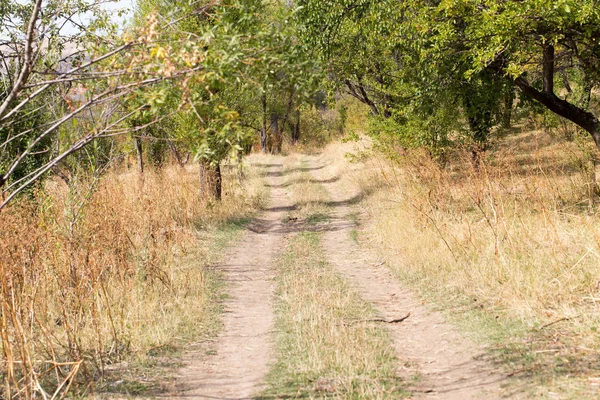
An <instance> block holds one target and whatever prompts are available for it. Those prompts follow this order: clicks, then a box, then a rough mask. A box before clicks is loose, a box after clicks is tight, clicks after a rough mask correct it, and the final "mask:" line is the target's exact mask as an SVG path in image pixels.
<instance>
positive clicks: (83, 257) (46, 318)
mask: <svg viewBox="0 0 600 400" xmlns="http://www.w3.org/2000/svg"><path fill="white" fill-rule="evenodd" d="M227 175H228V176H227V178H226V180H225V189H224V192H225V199H224V201H223V202H222V204H215V203H211V202H208V203H203V202H202V201H200V199H199V198H200V196H199V193H198V186H199V185H198V176H199V175H198V171H196V169H195V168H188V169H185V170H183V169H179V168H175V167H173V168H166V169H164V170H160V171H148V172H146V173H145V175H144V178H143V180H141V179H140V178H139V176H138V175H137V174H134V173H126V174H117V173H109V174H108V175H107V176H105V177H103V178H102V179H101V180H100V181H99V182H96V184H95V185H91V183H90V181H88V180H81V181H80V182H75V183H73V184H72V185H71V187H70V188H67V187H65V185H64V184H62V183H61V182H58V181H53V182H50V183H49V184H47V185H46V186H47V187H46V188H45V190H43V191H40V192H39V193H38V194H37V195H36V199H35V200H34V201H25V200H23V201H21V202H19V203H15V204H14V205H13V206H12V207H10V208H9V209H6V210H3V211H2V214H1V219H0V269H1V270H0V295H1V307H2V308H1V314H2V320H1V321H0V323H1V326H2V330H1V332H2V351H3V356H4V357H3V360H2V361H3V363H2V366H1V367H0V373H1V374H2V377H3V380H4V387H5V393H4V398H13V397H19V398H20V397H23V398H30V397H43V396H45V395H50V396H51V395H52V394H53V393H54V392H56V393H65V392H66V391H67V389H68V387H69V386H71V385H72V386H71V387H72V388H73V387H75V386H78V390H84V391H85V390H89V389H90V387H89V386H88V387H87V388H86V386H85V385H84V386H81V385H80V384H85V383H88V382H94V381H96V380H97V379H98V378H100V377H101V376H102V375H103V373H104V372H105V371H106V370H108V369H110V368H112V367H111V365H115V364H116V363H118V362H120V361H121V360H123V359H124V358H125V357H130V356H131V355H144V354H146V353H147V352H148V351H151V350H152V349H156V348H161V347H164V346H171V345H173V344H176V343H177V342H181V341H182V340H186V339H189V338H190V336H191V335H192V334H198V333H199V332H203V331H205V330H206V329H207V326H209V325H210V324H211V323H213V324H214V321H211V318H212V317H214V312H213V311H214V310H213V309H214V307H215V306H214V299H213V298H212V297H213V296H214V295H215V293H214V291H215V290H214V289H215V282H214V281H215V278H214V276H212V275H211V274H210V273H209V272H207V271H206V269H205V268H204V266H205V265H206V264H207V263H209V262H211V260H212V259H213V258H214V257H215V256H217V254H216V253H217V252H218V251H219V250H220V249H222V246H223V244H224V242H225V241H227V240H230V238H228V236H231V235H230V233H231V232H232V231H229V232H225V233H223V231H222V230H219V229H218V228H217V227H218V226H222V225H223V224H224V223H227V222H228V221H236V220H240V219H242V218H247V217H248V215H249V214H250V213H251V212H252V210H254V209H255V208H256V207H257V206H259V205H260V204H261V201H262V200H263V199H264V193H262V192H261V191H259V190H258V189H257V188H258V184H257V182H258V179H259V177H256V176H253V177H252V179H251V180H250V183H249V184H248V185H249V186H248V187H246V188H241V187H239V185H237V184H236V183H235V182H236V179H235V177H234V176H232V175H233V172H232V173H230V174H227ZM198 228H201V230H200V231H199V230H198ZM219 232H221V233H219ZM211 310H212V311H211ZM211 316H212V317H211Z"/></svg>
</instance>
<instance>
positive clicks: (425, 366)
mask: <svg viewBox="0 0 600 400" xmlns="http://www.w3.org/2000/svg"><path fill="white" fill-rule="evenodd" d="M307 160H308V161H309V162H310V165H311V166H312V167H316V166H322V165H325V168H319V169H314V171H313V176H314V177H315V179H316V180H317V181H319V182H321V184H322V185H323V187H324V188H325V189H326V190H327V192H328V194H329V196H330V198H331V201H330V202H329V205H330V206H331V209H332V211H331V214H330V215H331V217H332V218H331V221H330V222H329V223H331V224H335V225H336V226H337V228H338V229H332V230H325V233H324V234H323V246H324V247H325V253H326V254H327V258H328V262H329V263H330V264H331V265H333V266H334V267H335V268H337V269H338V271H340V273H341V274H342V275H343V276H344V277H346V278H347V279H349V281H350V282H351V283H352V284H353V286H355V287H356V288H357V289H358V291H359V293H360V294H361V295H362V296H363V298H364V299H365V300H367V301H370V302H371V303H372V304H373V305H374V306H375V308H376V309H377V310H378V312H379V313H380V315H381V317H383V318H385V319H386V320H391V319H397V318H400V317H403V316H405V315H406V314H407V313H410V317H409V318H408V319H406V320H405V321H403V322H402V323H399V324H388V325H387V326H388V327H389V330H390V332H391V336H392V338H393V340H394V347H395V349H396V353H397V356H398V358H399V359H400V360H402V361H405V362H406V366H405V368H404V370H403V371H399V372H400V374H401V375H402V376H405V377H406V378H407V379H410V378H411V377H414V376H415V375H417V376H419V377H420V379H418V380H417V383H415V385H414V386H413V387H409V388H408V389H409V390H411V391H412V392H413V394H414V397H415V398H425V399H444V400H468V399H484V398H485V399H486V400H493V399H498V398H500V397H501V394H500V383H501V381H502V380H503V376H502V375H501V374H500V373H499V372H497V371H495V370H494V368H493V366H492V365H490V364H489V363H487V362H485V361H482V360H480V357H481V356H482V351H481V350H480V349H478V348H477V346H475V345H474V344H472V343H470V342H469V341H468V340H466V339H465V338H464V337H462V336H461V335H460V334H459V333H457V332H456V331H455V330H453V329H452V328H451V327H450V326H449V325H448V324H447V323H445V322H444V318H443V317H442V316H441V315H440V314H439V313H433V312H430V311H428V310H427V309H426V308H425V307H423V306H422V305H421V304H420V302H419V301H418V300H417V299H416V297H415V296H414V295H413V294H411V293H410V292H409V291H408V290H406V289H404V288H402V286H401V285H400V284H399V283H398V282H397V280H396V279H395V278H394V277H393V276H392V274H391V273H390V272H389V271H388V269H387V268H386V267H385V266H382V265H381V263H378V262H377V261H378V260H377V257H376V255H375V254H374V252H372V251H369V250H368V249H365V248H362V247H360V246H359V245H358V243H357V242H356V241H355V240H353V239H352V237H351V236H350V232H351V230H352V229H354V228H355V226H354V224H353V223H352V219H351V218H350V214H351V213H352V212H356V209H357V207H354V206H352V205H353V204H354V203H355V202H356V201H357V199H358V197H357V194H356V193H353V192H352V190H351V189H350V188H349V186H348V185H347V182H345V180H344V179H340V177H339V176H336V175H334V173H333V171H332V170H331V169H330V168H329V167H328V166H327V164H326V163H325V161H324V160H322V159H319V158H318V157H307Z"/></svg>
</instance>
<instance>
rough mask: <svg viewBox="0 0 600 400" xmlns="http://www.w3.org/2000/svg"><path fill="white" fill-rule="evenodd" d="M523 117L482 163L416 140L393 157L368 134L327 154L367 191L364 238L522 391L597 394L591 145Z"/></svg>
mask: <svg viewBox="0 0 600 400" xmlns="http://www.w3.org/2000/svg"><path fill="white" fill-rule="evenodd" d="M520 129H522V132H517V133H514V134H513V135H512V136H511V137H510V138H506V139H505V140H503V141H502V142H501V143H499V144H497V145H496V146H497V147H495V149H494V153H493V154H490V156H489V157H487V158H486V159H485V161H483V162H482V165H481V170H479V171H475V170H473V169H472V168H470V165H471V164H470V154H469V153H468V152H467V151H456V152H455V153H454V154H453V157H452V161H449V162H448V164H447V165H445V166H444V167H443V168H442V167H441V166H440V164H439V163H438V162H436V161H435V160H432V159H431V158H430V156H429V155H428V154H425V153H418V152H417V153H411V154H406V155H404V156H403V157H401V158H399V159H396V160H394V161H390V160H388V159H387V158H386V157H385V156H384V155H382V154H381V153H380V152H377V151H373V149H372V146H373V143H372V142H371V141H370V140H367V139H363V140H361V141H359V142H350V143H347V144H344V145H340V144H333V145H330V146H328V147H327V148H326V149H325V151H324V157H325V158H326V159H328V160H331V161H330V162H331V163H332V164H333V165H334V168H336V170H337V171H338V173H339V174H340V176H342V177H343V179H345V185H346V186H347V187H348V188H352V189H350V190H355V191H356V192H359V193H362V194H363V198H364V199H363V201H361V203H360V207H361V208H363V209H364V210H365V212H367V216H366V217H365V219H363V220H361V227H360V228H359V232H358V238H359V241H360V243H362V245H373V246H375V247H376V248H377V249H378V252H379V254H380V255H381V256H382V258H383V260H384V261H385V264H386V265H387V266H388V268H390V269H391V270H392V271H393V272H394V273H395V275H396V276H398V278H399V279H400V280H401V281H402V282H404V283H405V284H407V285H408V286H409V287H411V288H412V289H413V290H415V291H416V292H417V293H419V294H420V295H421V296H422V298H423V299H424V300H425V301H426V303H429V304H430V305H431V307H432V308H433V309H437V310H441V311H442V312H444V314H445V315H446V316H447V318H448V320H449V321H451V322H452V323H454V324H456V325H457V326H458V327H459V328H460V329H461V330H462V331H464V332H465V333H467V334H468V335H469V336H470V337H472V338H473V339H474V340H476V341H478V342H480V343H482V344H484V345H485V346H486V347H487V349H488V352H489V354H490V356H491V357H492V359H494V360H495V361H496V362H497V363H498V367H499V368H502V369H503V370H504V371H505V372H506V373H507V374H509V376H510V377H511V382H510V384H509V386H508V389H509V391H508V393H511V396H512V397H514V398H529V397H530V396H536V397H538V396H542V398H555V397H558V398H569V399H571V398H572V399H575V398H590V399H591V398H595V397H596V395H597V391H598V382H597V377H598V375H597V374H598V369H599V367H600V366H599V365H598V363H597V352H598V351H599V349H600V342H599V341H598V335H597V329H598V319H597V317H596V316H597V314H598V313H597V298H598V290H599V289H598V272H599V271H598V257H599V256H598V254H599V253H600V247H599V245H600V242H598V237H599V233H598V229H597V228H598V223H597V214H596V213H595V212H593V213H590V211H589V207H588V198H587V187H586V185H585V182H586V180H587V172H586V171H585V170H583V171H582V170H581V169H580V168H579V166H581V160H582V159H585V156H586V154H585V152H583V151H582V150H581V149H579V148H578V147H577V145H576V144H575V143H573V142H569V141H565V140H564V139H563V138H560V137H557V136H555V135H550V134H548V133H547V132H544V131H543V130H535V129H534V128H533V127H528V126H525V125H522V126H520ZM557 154H560V155H562V154H569V156H568V157H562V156H557ZM465 171H466V172H465ZM417 249H418V251H417Z"/></svg>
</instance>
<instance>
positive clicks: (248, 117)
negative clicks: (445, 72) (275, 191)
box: [0, 0, 322, 207]
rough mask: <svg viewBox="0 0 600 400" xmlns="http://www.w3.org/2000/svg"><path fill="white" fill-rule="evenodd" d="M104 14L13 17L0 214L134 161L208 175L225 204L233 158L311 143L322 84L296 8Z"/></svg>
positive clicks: (5, 49)
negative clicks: (308, 126) (26, 196)
mask: <svg viewBox="0 0 600 400" xmlns="http://www.w3.org/2000/svg"><path fill="white" fill-rule="evenodd" d="M103 3H104V2H101V1H89V2H80V1H58V0H56V1H52V0H51V1H44V2H43V1H41V0H31V1H27V2H18V1H11V2H8V3H3V6H2V7H1V8H0V21H1V22H2V28H1V29H2V31H1V32H0V40H1V41H2V43H0V58H1V59H2V67H0V80H1V83H2V85H3V87H2V90H1V92H0V101H1V102H2V104H1V105H0V188H1V189H2V197H3V202H2V205H1V206H0V207H3V206H4V205H5V204H7V203H8V201H10V200H12V198H13V197H14V196H16V195H17V194H19V193H20V192H22V191H24V190H27V189H28V188H31V186H32V185H33V184H34V183H36V182H39V181H40V180H41V178H44V177H48V176H53V175H54V176H58V177H61V178H62V179H63V180H65V182H67V183H68V182H69V181H70V180H71V179H72V177H73V176H76V175H78V174H85V175H90V174H92V175H97V174H99V173H101V172H103V171H105V170H106V166H107V165H108V164H111V163H113V162H114V161H115V160H117V161H118V160H121V161H122V160H124V159H129V158H132V157H130V156H132V155H137V165H138V168H139V170H140V171H141V172H142V171H143V170H144V168H145V166H146V165H147V164H148V163H151V164H153V165H155V166H161V165H163V164H164V162H165V160H166V159H167V158H169V159H172V160H175V161H176V162H177V163H179V164H184V163H185V162H187V161H189V160H196V161H199V162H200V163H201V165H202V171H203V174H202V175H203V176H204V178H203V180H204V181H203V183H202V186H203V187H204V188H205V192H206V194H208V195H212V196H214V197H216V198H220V196H221V183H220V182H221V168H220V167H221V164H222V163H223V161H224V160H226V159H228V157H230V156H232V155H234V156H237V157H238V158H241V157H242V156H243V154H245V153H248V152H249V151H250V149H251V148H252V146H253V145H257V146H258V147H259V148H260V150H262V151H263V152H267V151H270V152H280V151H281V147H282V143H283V135H284V132H286V133H287V135H289V136H290V139H291V140H292V141H298V140H299V138H300V135H301V127H300V122H301V110H302V109H303V108H304V109H305V110H307V111H310V110H311V109H312V108H313V105H314V104H315V101H316V99H317V97H318V96H316V93H317V90H318V87H319V82H320V81H321V78H322V74H321V69H320V68H319V65H317V60H316V59H315V58H314V57H312V55H311V53H310V51H309V49H308V47H307V45H306V44H305V43H304V42H302V41H300V40H299V38H298V35H297V29H298V28H297V25H296V24H295V23H296V22H297V19H296V18H295V17H294V13H295V12H296V8H295V6H294V5H293V4H292V3H289V4H288V3H285V2H279V1H260V0H252V1H237V0H227V1H194V2H187V1H186V2H183V1H182V2H178V1H175V2H173V1H160V0H139V1H138V2H137V3H136V4H135V10H134V15H133V17H132V18H130V21H128V24H127V26H126V27H125V28H122V27H119V26H116V25H115V24H114V23H112V22H111V15H110V14H109V13H108V12H107V11H106V10H105V9H104V7H103V5H102V4H103ZM88 16H91V19H89V20H87V18H88ZM82 18H85V19H84V21H85V22H84V23H83V22H81V21H82Z"/></svg>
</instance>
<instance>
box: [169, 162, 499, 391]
mask: <svg viewBox="0 0 600 400" xmlns="http://www.w3.org/2000/svg"><path fill="white" fill-rule="evenodd" d="M273 160H274V161H272V162H270V163H268V164H263V165H259V166H258V167H259V168H264V170H265V175H266V180H267V182H268V186H269V187H270V188H271V203H270V206H269V208H267V209H266V210H264V212H263V213H262V214H261V215H260V216H259V217H258V218H257V219H255V220H254V221H253V223H252V224H251V225H250V226H249V228H248V230H247V232H246V233H245V236H244V238H243V240H242V241H241V242H240V243H239V244H238V245H237V247H236V248H234V249H232V250H231V255H230V256H229V257H228V262H226V263H224V264H222V265H220V266H218V268H221V269H222V270H223V272H224V273H225V278H226V280H227V282H228V284H229V285H228V298H227V299H226V300H225V302H224V316H223V329H222V333H221V334H220V335H219V336H218V337H217V338H215V341H214V343H213V345H212V346H211V348H210V350H209V351H208V352H206V351H205V352H204V353H202V354H199V353H192V354H190V355H189V356H188V357H187V360H188V363H189V365H188V366H186V367H185V368H184V369H182V371H181V374H180V376H179V384H178V386H177V389H178V390H177V391H176V392H175V393H173V395H172V397H173V398H186V399H190V398H197V399H207V398H210V399H246V398H253V397H256V396H258V395H259V394H260V393H261V391H262V390H263V389H264V388H265V383H264V379H265V376H266V374H267V373H268V371H269V368H270V366H271V365H270V364H271V363H272V360H273V352H274V349H273V343H274V337H275V335H276V332H274V330H273V321H274V313H273V302H274V295H273V283H272V280H273V279H272V278H273V277H274V276H275V274H276V271H275V270H274V267H273V265H274V258H275V257H276V256H277V252H278V251H279V250H280V249H281V248H282V247H283V243H284V240H285V237H286V234H288V233H289V230H288V228H286V224H284V223H283V222H282V220H283V219H284V217H285V216H286V215H287V214H288V213H289V212H292V211H293V210H294V209H295V205H294V204H293V203H292V201H291V200H290V197H289V196H288V192H287V190H288V189H287V187H289V184H286V174H285V171H284V169H283V161H282V159H281V158H273ZM303 162H304V163H305V164H306V163H308V165H309V166H310V168H308V170H311V171H312V174H313V176H314V178H315V180H316V181H318V182H322V185H323V188H324V189H325V190H326V192H327V193H328V195H329V197H330V199H331V200H330V201H329V202H328V204H327V205H328V206H329V210H330V218H329V219H328V220H327V221H326V222H323V224H336V225H337V226H338V228H337V229H323V234H322V245H323V247H324V250H325V254H326V255H327V262H328V263H329V264H331V265H332V266H334V268H336V270H337V271H338V273H339V274H340V276H341V277H343V278H344V279H346V280H348V281H349V282H350V283H351V284H352V285H353V286H354V287H355V288H356V289H357V290H358V292H359V293H360V295H361V296H362V297H363V299H364V300H366V301H368V302H371V303H372V304H373V306H374V307H375V309H376V310H377V311H378V312H379V313H380V316H381V317H382V319H386V320H391V319H396V318H399V317H402V316H405V315H407V314H408V313H410V316H409V317H408V318H407V319H406V320H404V321H403V322H401V323H397V324H386V325H387V326H388V328H389V332H390V337H391V339H392V341H393V343H392V344H391V345H392V346H393V348H394V350H395V353H396V357H397V359H398V368H397V370H398V374H399V375H400V376H401V377H402V378H405V380H406V382H407V383H406V387H407V390H408V391H409V392H411V393H412V398H425V399H449V400H454V399H457V400H458V399H484V398H485V399H486V400H493V399H497V398H500V397H501V396H500V383H501V382H502V380H503V376H502V375H501V374H500V373H498V372H497V371H495V370H494V368H493V367H492V365H491V364H489V363H487V362H485V361H483V360H481V356H482V351H481V350H480V349H478V348H477V346H475V345H474V344H472V343H470V342H469V341H468V340H466V339H465V338H464V337H462V336H461V335H460V334H459V333H457V332H456V331H455V330H454V329H453V328H452V327H450V326H449V325H448V324H447V323H445V321H444V319H443V317H442V316H441V315H440V314H437V313H434V312H430V311H428V310H427V309H426V308H425V307H424V306H422V305H421V304H420V302H419V300H417V298H416V297H415V296H414V295H413V294H411V293H410V292H409V291H407V290H406V289H404V288H402V286H401V285H400V284H399V283H398V282H397V281H396V280H395V278H394V277H393V276H392V275H391V273H390V272H389V271H388V270H387V269H386V267H385V266H384V265H382V264H381V263H379V262H377V260H378V259H377V256H376V254H375V253H374V251H372V250H370V249H368V248H367V247H366V246H365V244H359V243H358V242H357V241H356V240H353V239H352V238H351V235H350V231H351V230H352V229H354V227H355V224H354V222H353V221H352V218H356V215H361V210H360V204H359V203H360V196H359V195H358V194H357V193H353V192H352V190H349V189H348V188H349V186H348V185H347V184H346V183H345V180H344V179H340V178H341V177H340V176H337V175H336V172H335V170H333V169H332V168H330V166H329V165H328V163H327V161H326V160H324V159H321V158H319V157H315V156H306V157H304V158H303ZM352 215H354V217H351V216H352ZM288 226H289V225H288ZM295 229H296V230H297V229H298V227H297V226H296V228H295ZM415 377H418V379H415Z"/></svg>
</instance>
